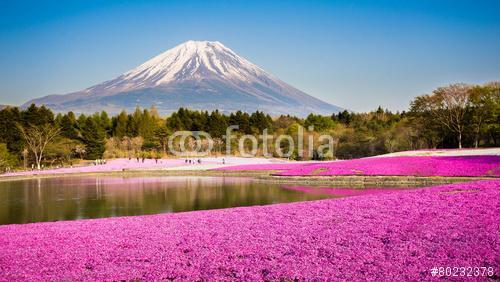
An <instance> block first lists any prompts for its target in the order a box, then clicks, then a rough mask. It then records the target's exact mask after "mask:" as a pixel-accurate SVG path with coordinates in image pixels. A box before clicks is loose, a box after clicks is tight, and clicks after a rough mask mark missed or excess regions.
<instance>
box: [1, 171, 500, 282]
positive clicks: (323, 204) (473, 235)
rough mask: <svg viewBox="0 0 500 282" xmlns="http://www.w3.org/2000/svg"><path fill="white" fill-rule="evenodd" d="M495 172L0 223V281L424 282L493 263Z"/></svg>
mask: <svg viewBox="0 0 500 282" xmlns="http://www.w3.org/2000/svg"><path fill="white" fill-rule="evenodd" d="M498 199H500V180H488V181H479V182H469V183H460V184H453V185H444V186H437V187H431V188H424V189H418V190H411V191H398V192H392V193H384V194H378V195H365V196H359V197H353V198H345V199H339V200H321V201H312V202H301V203H292V204H277V205H270V206H255V207H242V208H234V209H224V210H212V211H200V212H187V213H178V214H162V215H152V216H137V217H121V218H107V219H96V220H79V221H69V222H54V223H35V224H25V225H6V226H0V246H1V248H2V251H1V252H0V280H33V281H40V280H56V281H61V280H168V279H178V280H288V279H290V280H293V279H300V280H314V279H316V280H319V281H324V280H327V279H332V280H349V281H352V280H356V281H359V280H375V281H380V280H384V281H386V280H391V281H400V280H430V279H431V278H432V277H431V274H430V269H431V268H432V267H435V266H485V267H495V268H496V274H497V275H498V271H499V269H498V266H499V265H498V260H496V259H497V256H498V253H500V248H499V246H498V228H499V227H498V223H499V222H500V208H499V207H500V205H499V200H498Z"/></svg>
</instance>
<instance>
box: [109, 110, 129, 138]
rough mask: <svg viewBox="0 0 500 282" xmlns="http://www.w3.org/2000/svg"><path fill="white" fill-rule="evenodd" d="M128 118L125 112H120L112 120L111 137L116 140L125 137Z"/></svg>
mask: <svg viewBox="0 0 500 282" xmlns="http://www.w3.org/2000/svg"><path fill="white" fill-rule="evenodd" d="M127 123H128V116H127V113H126V112H125V111H122V112H121V113H120V114H119V115H118V116H116V117H114V118H113V135H114V136H115V137H118V138H120V139H121V138H123V137H125V136H127Z"/></svg>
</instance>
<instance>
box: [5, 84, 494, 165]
mask: <svg viewBox="0 0 500 282" xmlns="http://www.w3.org/2000/svg"><path fill="white" fill-rule="evenodd" d="M499 101H500V83H499V82H493V83H488V84H485V85H467V84H461V83H459V84H452V85H448V86H444V87H439V88H437V89H435V90H434V91H433V92H432V93H429V94H426V95H422V96H418V97H416V98H415V99H414V100H413V101H411V103H410V108H409V110H408V111H403V112H391V111H389V110H385V109H383V108H382V107H379V108H378V109H376V110H374V111H371V112H367V113H354V112H349V111H347V110H345V111H342V112H339V113H332V115H330V116H323V115H317V114H314V113H311V114H310V115H309V116H307V117H306V118H299V117H295V116H290V115H281V116H278V117H271V116H270V115H268V114H265V113H263V112H260V111H257V112H254V113H246V112H242V111H237V112H234V113H229V114H227V113H222V112H219V111H217V110H215V111H212V112H208V111H194V110H189V109H185V108H180V109H179V110H178V111H176V112H174V113H172V114H171V115H169V116H168V117H162V116H160V114H159V113H158V111H157V110H156V108H155V107H152V108H151V109H140V108H137V109H136V110H135V111H134V112H133V113H127V112H125V111H123V112H121V113H120V114H118V115H115V116H112V117H110V116H109V115H108V113H106V112H105V111H102V112H100V113H95V114H92V115H84V114H81V115H78V116H77V115H75V114H74V113H73V112H68V113H64V114H62V113H58V114H54V113H53V112H52V111H51V110H50V109H48V108H46V107H45V106H41V107H37V106H35V105H31V106H30V107H28V108H26V109H20V108H18V107H6V108H4V109H2V110H0V168H1V169H5V168H6V167H24V168H31V167H36V168H41V167H42V166H56V165H72V164H73V161H74V159H90V160H95V159H101V158H116V157H129V158H131V157H143V158H158V157H162V156H166V155H167V153H168V150H167V149H168V142H167V140H168V138H169V136H171V134H172V133H174V132H176V131H179V130H185V131H205V132H208V133H209V134H210V135H211V136H212V137H213V138H214V140H215V141H216V142H215V143H216V145H217V146H218V147H223V146H224V141H223V140H222V136H223V135H224V134H225V133H226V128H227V127H228V126H230V125H238V129H237V130H236V134H239V135H254V136H258V135H259V134H262V131H263V130H265V129H267V131H268V133H269V134H273V135H280V134H289V135H292V136H293V135H294V134H296V133H297V128H298V127H299V126H302V127H304V128H306V129H307V130H306V134H307V135H319V134H328V135H331V136H332V137H333V138H334V140H335V144H334V145H335V146H334V150H333V152H331V154H330V158H340V159H348V158H358V157H366V156H372V155H378V154H384V153H389V152H395V151H402V150H416V149H423V148H462V147H476V148H477V147H497V146H499V142H500V120H499V112H500V103H499ZM280 146H284V147H286V144H282V145H280ZM216 149H217V148H216ZM299 155H300V154H298V152H293V154H292V158H295V159H300V157H299ZM301 158H302V159H315V155H314V154H313V155H311V156H308V155H305V156H302V157H301Z"/></svg>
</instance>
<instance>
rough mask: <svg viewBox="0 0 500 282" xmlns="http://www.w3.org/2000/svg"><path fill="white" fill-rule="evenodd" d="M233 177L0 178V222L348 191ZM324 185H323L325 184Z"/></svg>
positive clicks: (327, 195)
mask: <svg viewBox="0 0 500 282" xmlns="http://www.w3.org/2000/svg"><path fill="white" fill-rule="evenodd" d="M303 188H304V187H301V189H296V188H293V187H292V188H290V187H289V186H287V185H283V184H273V183H266V182H262V181H258V180H256V179H251V178H238V177H192V176H189V177H172V176H166V177H114V176H94V177H60V178H41V179H40V178H38V179H36V178H35V179H28V180H16V181H5V182H0V224H12V223H29V222H40V221H58V220H74V219H83V218H99V217H113V216H127V215H144V214H157V213H169V212H181V211H193V210H208V209H219V208H228V207H238V206H251V205H265V204H272V203H286V202H295V201H307V200H317V199H325V198H331V197H341V196H346V195H347V196H348V195H349V194H345V193H344V195H336V194H334V193H333V194H332V193H325V192H322V191H325V189H315V188H314V187H305V188H307V189H303ZM327 190H329V189H327Z"/></svg>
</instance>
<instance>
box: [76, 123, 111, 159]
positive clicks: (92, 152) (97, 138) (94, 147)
mask: <svg viewBox="0 0 500 282" xmlns="http://www.w3.org/2000/svg"><path fill="white" fill-rule="evenodd" d="M105 137H106V134H105V132H104V129H102V128H101V127H100V126H99V125H98V124H96V122H95V121H94V119H93V118H91V117H89V118H87V120H86V121H85V124H84V126H83V128H82V141H83V143H84V144H85V149H86V158H87V159H90V160H94V159H100V158H102V155H103V153H104V144H105V140H104V139H105Z"/></svg>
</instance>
